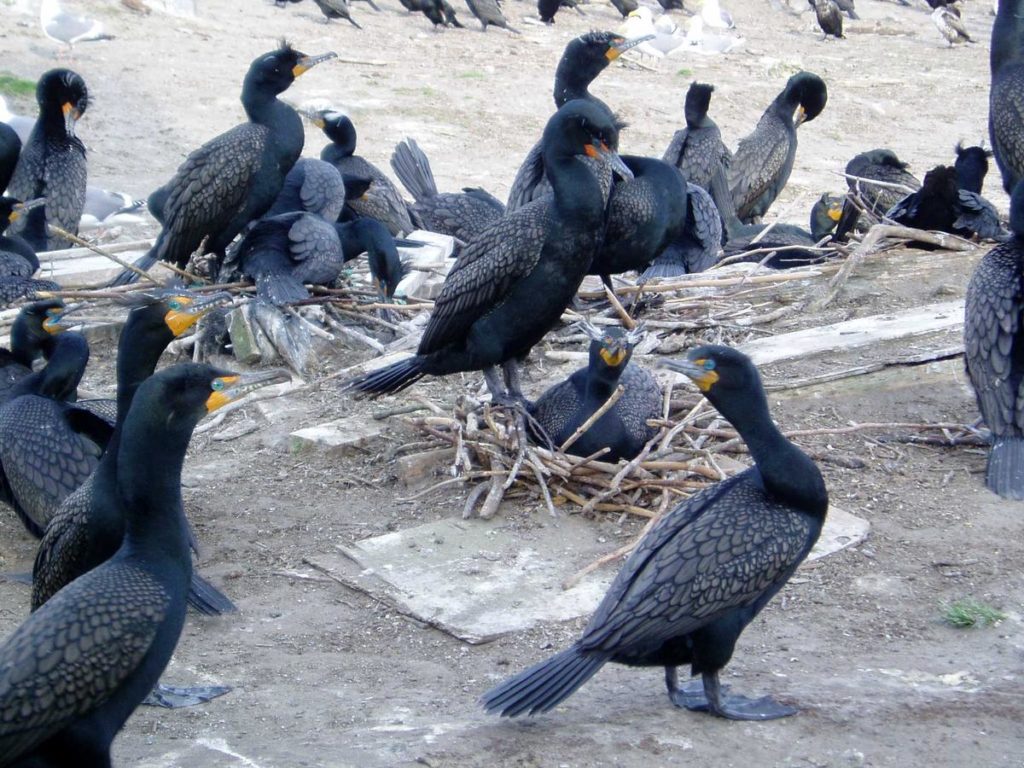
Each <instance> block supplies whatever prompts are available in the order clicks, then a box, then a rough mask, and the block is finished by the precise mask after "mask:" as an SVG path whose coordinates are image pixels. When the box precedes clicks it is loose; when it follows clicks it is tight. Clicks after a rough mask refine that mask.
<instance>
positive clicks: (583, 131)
mask: <svg viewBox="0 0 1024 768" xmlns="http://www.w3.org/2000/svg"><path fill="white" fill-rule="evenodd" d="M620 125H621V123H620V122H619V121H618V120H616V118H615V115H613V114H612V113H611V111H610V110H609V109H608V108H607V107H605V106H604V105H603V104H601V103H600V102H596V101H592V100H589V99H574V100H573V101H570V102H568V103H567V104H566V105H565V106H563V107H562V108H561V109H559V110H558V112H556V113H555V114H554V116H552V117H551V119H550V120H548V124H547V127H545V128H544V137H543V139H542V140H541V143H542V145H543V147H544V153H545V154H547V153H548V152H553V153H555V155H557V156H562V157H565V156H571V155H587V156H588V157H592V158H596V159H600V160H603V161H604V162H607V163H608V164H609V165H611V167H612V169H613V170H614V171H615V173H617V174H618V175H619V176H621V177H622V178H624V179H632V178H633V172H632V171H630V170H629V168H628V166H626V164H625V163H624V162H622V158H621V157H619V155H618V153H617V152H616V151H615V147H617V146H618V145H619V127H620Z"/></svg>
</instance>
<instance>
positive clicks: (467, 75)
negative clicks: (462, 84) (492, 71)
mask: <svg viewBox="0 0 1024 768" xmlns="http://www.w3.org/2000/svg"><path fill="white" fill-rule="evenodd" d="M456 77H461V78H462V79H463V80H483V79H484V78H485V77H487V75H485V74H484V73H483V72H477V71H476V70H470V71H469V72H459V74H457V75H456Z"/></svg>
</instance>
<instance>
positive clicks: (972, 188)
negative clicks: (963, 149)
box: [955, 162, 988, 195]
mask: <svg viewBox="0 0 1024 768" xmlns="http://www.w3.org/2000/svg"><path fill="white" fill-rule="evenodd" d="M955 168H956V185H957V187H958V188H960V189H964V190H967V191H968V192H973V193H974V194H976V195H980V194H981V188H982V186H983V185H984V183H985V174H986V173H987V172H988V169H987V168H984V167H983V166H982V165H981V164H980V163H970V162H967V163H957V164H956V166H955Z"/></svg>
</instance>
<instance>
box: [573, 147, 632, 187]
mask: <svg viewBox="0 0 1024 768" xmlns="http://www.w3.org/2000/svg"><path fill="white" fill-rule="evenodd" d="M584 151H585V152H586V153H587V157H593V158H596V159H600V160H604V161H605V162H606V163H608V164H609V165H610V166H611V167H612V170H613V171H615V173H617V174H618V175H619V176H620V177H621V178H623V179H626V180H627V181H628V180H629V179H632V178H633V172H632V171H631V170H629V166H628V165H626V164H625V163H624V162H623V161H622V158H621V157H619V153H618V152H616V151H615V150H614V149H611V148H610V147H609V146H608V145H607V144H605V143H604V142H603V141H596V140H595V141H594V143H593V144H587V145H586V146H585V147H584Z"/></svg>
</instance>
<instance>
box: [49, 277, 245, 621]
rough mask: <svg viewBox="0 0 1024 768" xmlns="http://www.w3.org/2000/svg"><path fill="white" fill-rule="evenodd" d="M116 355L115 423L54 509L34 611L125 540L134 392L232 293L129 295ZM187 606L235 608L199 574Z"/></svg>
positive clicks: (213, 611)
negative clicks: (121, 485) (120, 485)
mask: <svg viewBox="0 0 1024 768" xmlns="http://www.w3.org/2000/svg"><path fill="white" fill-rule="evenodd" d="M127 300H128V301H130V302H132V303H133V304H135V305H136V306H135V308H134V309H132V310H131V311H130V312H129V313H128V318H127V320H126V322H125V325H124V329H123V330H122V331H121V338H120V341H119V343H118V353H117V419H116V421H115V424H114V432H113V434H112V435H111V437H110V442H109V443H108V445H107V450H106V451H105V452H104V453H103V457H102V458H101V459H100V461H99V464H98V465H97V467H96V471H95V472H93V473H92V474H91V475H89V477H88V479H87V480H86V481H85V482H84V483H82V485H81V486H80V487H79V488H78V489H77V490H76V491H74V492H73V493H72V494H71V495H69V496H68V497H67V498H66V499H64V501H63V502H62V503H61V505H60V507H59V508H58V509H57V510H56V512H55V513H54V515H53V517H52V518H51V520H50V522H49V524H48V525H47V526H46V532H45V533H44V534H43V538H42V541H40V542H39V550H38V552H37V553H36V560H35V566H34V568H33V571H32V610H37V609H38V608H39V607H40V606H42V605H43V603H45V602H46V601H48V600H49V599H50V598H51V597H53V595H54V594H56V593H57V591H58V590H60V589H61V588H62V587H64V586H65V585H66V584H68V583H70V582H71V581H74V580H75V579H77V578H78V577H79V576H81V575H82V574H83V573H85V572H86V571H90V570H92V569H93V568H95V567H96V566H98V565H100V564H101V563H103V562H106V561H107V560H108V559H110V558H111V557H112V556H113V555H114V553H115V552H117V550H118V548H119V547H120V546H121V541H122V539H123V538H124V525H125V523H124V518H125V512H124V508H123V505H122V504H121V500H120V498H119V497H118V494H117V463H118V444H119V442H120V439H121V435H122V433H123V430H124V422H125V418H126V417H127V415H128V410H129V408H130V407H131V404H132V399H133V398H134V397H135V393H136V392H137V391H138V389H139V387H140V386H141V385H142V382H144V381H145V380H146V379H148V378H149V377H150V376H152V375H153V371H154V370H155V369H156V365H157V361H158V360H159V359H160V355H161V354H163V351H164V350H165V349H166V348H167V345H168V344H170V343H171V341H173V340H174V338H175V337H176V336H180V335H181V334H182V333H184V332H185V331H186V330H188V329H189V328H191V327H192V326H193V325H195V323H196V321H198V320H199V318H200V317H202V316H203V315H205V314H206V313H207V312H209V311H210V310H212V309H214V308H215V307H218V306H221V305H223V304H225V303H230V301H231V296H230V294H227V293H216V294H207V295H196V294H191V293H188V292H185V291H174V290H171V291H161V292H158V293H152V294H150V293H141V292H137V293H136V294H131V295H129V297H128V298H127ZM193 581H194V585H193V588H192V589H191V590H190V594H189V603H190V604H192V605H194V606H195V607H196V608H197V610H199V611H200V612H202V613H206V614H208V615H213V614H218V613H225V612H229V611H232V610H235V607H234V605H232V603H231V601H230V600H228V599H227V598H226V597H224V595H222V594H220V593H219V592H217V590H216V589H214V588H213V587H212V586H211V585H209V584H207V583H206V582H205V581H204V580H203V579H202V578H201V577H199V576H198V575H196V576H194V577H193Z"/></svg>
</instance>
